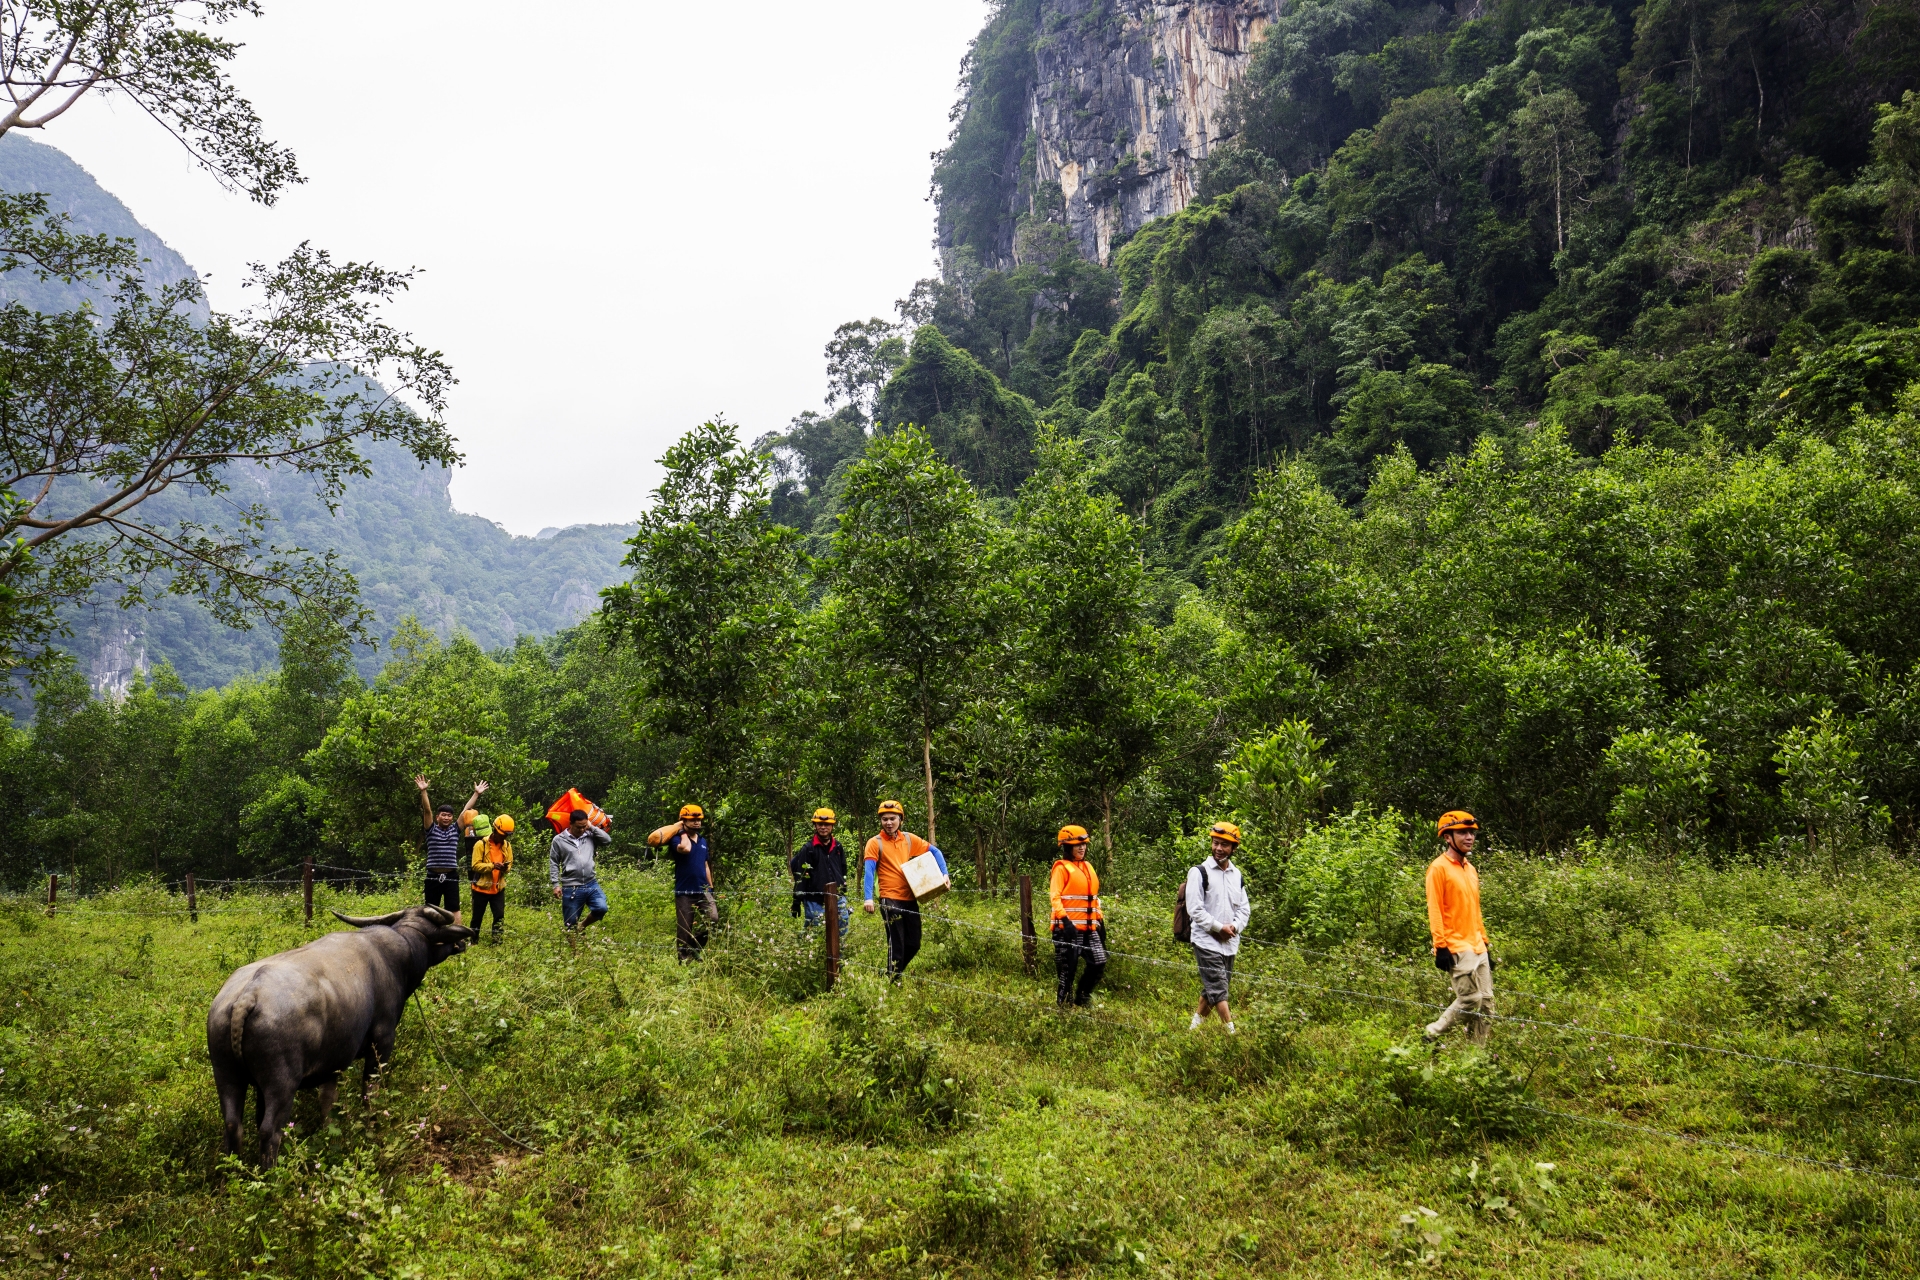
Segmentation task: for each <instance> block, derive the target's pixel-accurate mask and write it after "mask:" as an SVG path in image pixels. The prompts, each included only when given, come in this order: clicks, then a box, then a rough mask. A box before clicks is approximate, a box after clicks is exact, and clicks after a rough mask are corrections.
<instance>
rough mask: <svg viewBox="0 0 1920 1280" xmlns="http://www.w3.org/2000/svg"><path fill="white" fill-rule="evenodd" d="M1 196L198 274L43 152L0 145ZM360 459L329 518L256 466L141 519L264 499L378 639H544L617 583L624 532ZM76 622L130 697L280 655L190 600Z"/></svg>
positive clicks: (81, 652)
mask: <svg viewBox="0 0 1920 1280" xmlns="http://www.w3.org/2000/svg"><path fill="white" fill-rule="evenodd" d="M0 189H4V190H7V191H40V192H44V193H46V194H47V196H48V197H49V202H50V204H51V206H52V208H53V209H54V210H55V211H56V212H64V213H67V214H68V215H69V216H70V217H71V218H72V220H73V223H74V225H75V226H76V227H77V228H79V229H80V230H83V231H87V232H93V233H104V234H107V235H114V236H125V237H127V238H129V239H131V240H133V241H134V243H135V244H136V245H137V246H138V247H139V249H140V252H141V254H142V256H143V257H145V258H146V259H147V261H148V268H147V269H148V276H149V279H150V280H151V281H153V282H154V283H155V284H166V283H172V282H174V281H177V280H182V279H190V278H192V277H193V275H194V271H193V267H192V266H191V265H190V264H188V262H187V261H186V259H185V258H183V257H181V256H180V254H178V253H177V252H175V251H174V250H173V249H171V248H170V247H168V245H167V244H166V243H165V242H164V241H163V240H161V239H160V238H159V237H158V236H157V235H155V234H154V233H153V232H152V231H149V230H148V229H147V228H146V227H144V226H142V225H141V224H140V222H139V221H138V220H137V219H136V218H135V217H134V215H133V212H132V211H131V210H130V209H128V208H127V206H126V205H125V204H123V203H121V201H120V200H118V199H116V198H115V197H114V196H113V195H111V194H110V193H108V192H107V191H105V190H103V189H102V188H101V187H100V185H99V184H98V183H97V182H95V181H94V179H93V177H92V175H90V174H88V173H87V171H86V170H85V169H83V168H81V167H80V166H79V165H78V164H76V163H74V161H73V160H71V159H70V158H68V157H67V156H66V155H65V154H63V153H62V152H60V151H58V150H57V149H55V148H53V147H50V146H47V145H45V144H44V143H38V142H33V141H31V140H29V139H26V138H22V137H19V136H18V135H13V134H9V135H7V136H5V137H0ZM88 299H91V300H93V301H94V302H95V304H96V305H99V303H100V302H101V295H100V293H99V292H98V291H97V290H90V289H85V288H76V287H72V286H66V285H62V284H59V283H58V282H40V281H35V280H32V279H31V278H30V277H26V276H24V275H23V274H21V273H15V274H14V276H13V277H0V302H7V301H17V302H20V303H22V304H24V305H26V306H30V307H33V308H34V309H36V310H40V311H57V310H66V309H71V308H73V307H77V306H79V305H80V304H81V303H82V301H83V300H88ZM363 452H364V453H365V454H366V456H367V458H368V460H369V461H370V462H371V464H372V472H373V474H372V475H371V476H369V477H366V478H361V479H354V480H351V481H349V482H348V485H347V489H346V493H345V495H344V496H343V497H342V499H341V501H340V504H339V508H338V511H337V512H330V511H328V510H327V507H326V505H325V503H323V502H321V501H320V500H319V498H317V497H316V496H315V495H314V493H313V488H312V484H311V482H310V481H308V480H306V479H304V478H302V477H300V476H298V475H297V474H294V473H291V472H287V471H284V470H272V469H269V468H265V467H250V468H246V469H245V470H244V471H243V472H240V473H238V474H236V476H235V483H234V485H233V492H232V493H230V494H229V495H226V496H225V497H222V498H213V497H209V496H207V495H205V494H190V493H168V494H163V495H161V496H160V497H159V498H156V499H153V500H152V501H151V503H150V504H149V505H148V507H147V508H146V510H147V512H148V513H149V515H150V516H151V517H152V518H154V519H156V520H160V521H162V522H172V521H177V520H181V519H189V520H195V521H199V522H203V523H209V524H230V523H231V522H232V520H233V509H234V507H235V506H236V505H243V504H246V503H252V502H259V503H261V504H262V505H264V506H265V507H266V508H267V509H268V510H269V511H271V512H273V513H274V514H275V515H276V516H277V517H278V519H279V523H278V524H277V525H275V526H273V527H272V528H271V529H270V532H269V537H270V539H271V540H272V541H274V542H276V543H279V544H282V545H298V546H302V547H306V548H308V549H309V550H316V551H318V550H328V549H331V550H334V551H337V552H339V553H340V557H341V560H342V562H343V563H344V564H345V565H346V567H347V568H348V569H349V570H350V571H351V572H352V573H353V574H354V576H355V578H356V579H357V580H358V581H359V584H360V592H361V598H362V599H363V600H364V601H365V602H366V603H367V605H368V606H369V607H370V608H371V609H372V610H373V612H374V616H375V625H374V628H373V630H374V633H375V635H376V636H378V638H379V639H380V640H381V641H382V642H384V641H385V640H387V639H388V638H390V637H391V636H392V634H393V632H394V630H395V628H396V627H398V625H399V623H400V620H401V619H402V618H404V617H406V616H407V615H409V614H412V615H414V616H416V617H418V618H419V619H420V621H421V623H422V624H424V625H425V626H426V627H427V628H428V629H429V630H432V631H434V632H437V633H438V634H440V635H441V636H443V637H445V636H451V635H452V634H453V633H455V632H456V631H459V632H465V633H466V634H467V635H470V636H472V637H473V639H474V640H475V641H477V642H478V643H479V644H481V645H482V646H484V647H487V648H496V647H499V646H503V645H509V644H512V643H513V642H514V640H515V639H516V638H517V637H519V636H522V635H535V636H540V635H548V634H551V633H553V632H555V631H558V630H561V629H563V628H566V627H569V626H572V625H573V624H575V623H577V622H579V621H580V620H581V619H582V618H583V617H585V616H586V615H587V614H588V613H589V612H591V611H592V610H593V609H594V608H595V607H597V606H598V604H599V592H600V589H601V588H602V587H606V586H609V585H611V584H612V583H614V582H617V581H619V580H620V578H621V576H622V575H621V572H620V560H621V558H622V556H623V555H624V553H625V546H624V544H625V540H626V539H627V538H628V537H630V536H631V535H632V532H633V526H632V525H612V524H597V525H574V526H572V527H570V528H564V529H551V528H549V529H542V530H541V532H540V534H539V536H537V537H533V538H521V537H515V536H514V535H512V534H510V533H508V532H507V531H506V530H505V529H504V528H502V527H501V526H500V525H498V524H495V523H494V522H493V521H491V520H488V519H486V518H485V517H482V516H478V515H472V514H469V513H466V512H462V511H456V510H454V509H453V498H452V495H451V492H450V491H449V485H450V483H451V481H452V478H453V477H452V473H451V472H450V471H448V470H446V469H445V468H442V467H422V466H421V465H420V464H419V463H418V462H416V461H415V460H414V459H413V457H412V456H411V455H409V454H408V453H407V452H406V450H405V449H403V448H401V447H399V446H397V445H391V444H377V445H373V446H370V447H368V448H366V449H365V450H363ZM637 505H638V499H637V497H636V506H637ZM71 622H72V625H73V631H74V634H73V636H72V638H71V640H69V641H68V642H66V643H65V645H64V647H65V648H66V649H68V650H69V651H70V652H71V653H73V655H74V657H75V658H76V659H77V660H78V661H79V663H80V666H81V669H82V670H83V671H84V672H85V673H86V674H87V676H88V679H89V681H90V682H91V683H92V685H93V687H94V688H95V689H96V690H97V691H99V692H102V693H112V692H116V691H119V690H123V689H125V688H126V686H127V684H128V683H129V682H130V681H131V680H132V678H133V675H134V673H135V672H136V671H141V670H146V669H149V668H151V667H152V666H154V665H156V664H158V663H159V662H161V661H162V660H164V661H166V662H169V663H171V664H172V666H173V667H174V669H175V670H176V671H178V672H179V673H180V675H181V676H182V678H184V679H185V680H186V682H187V683H188V684H190V685H192V686H194V687H197V688H203V687H210V686H213V685H218V684H223V683H225V682H226V681H228V680H231V679H233V678H234V677H235V676H239V675H243V674H246V673H247V672H251V671H257V670H260V669H262V668H264V667H267V666H270V665H271V664H272V663H273V661H274V656H275V653H276V651H277V647H278V642H277V638H276V637H275V636H274V635H273V634H272V632H271V631H269V630H266V629H262V628H256V629H255V630H253V631H234V630H232V629H230V628H227V627H223V626H221V625H219V624H218V623H216V622H215V621H214V620H213V619H212V618H211V617H210V616H209V615H208V614H207V613H206V611H205V610H204V609H202V608H201V607H200V606H199V604H198V603H196V602H194V601H191V600H185V599H176V598H167V599H164V600H162V601H160V602H159V603H157V604H156V605H154V606H153V607H151V608H145V609H137V610H122V609H120V608H119V607H118V606H116V605H115V604H114V603H113V602H112V601H111V600H99V601H96V602H94V603H93V604H92V605H90V606H88V607H84V608H81V609H79V610H76V611H75V613H74V615H73V616H72V618H71ZM384 660H385V659H384V652H380V653H366V654H364V655H363V657H362V659H361V667H362V669H363V672H365V673H367V674H371V673H372V672H373V671H374V670H376V669H378V667H379V666H380V664H381V663H382V662H383V661H384Z"/></svg>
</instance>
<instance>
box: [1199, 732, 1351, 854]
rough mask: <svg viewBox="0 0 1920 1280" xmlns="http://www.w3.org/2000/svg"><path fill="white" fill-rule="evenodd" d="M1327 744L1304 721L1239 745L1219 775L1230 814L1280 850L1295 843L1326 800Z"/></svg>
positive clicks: (1328, 769) (1328, 770)
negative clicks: (1324, 752) (1324, 750)
mask: <svg viewBox="0 0 1920 1280" xmlns="http://www.w3.org/2000/svg"><path fill="white" fill-rule="evenodd" d="M1326 745H1327V743H1326V739H1324V738H1316V737H1314V736H1313V726H1312V725H1310V724H1308V723H1307V722H1306V721H1305V720H1288V721H1286V722H1285V723H1283V724H1281V726H1280V727H1279V728H1278V729H1276V730H1275V731H1274V732H1273V733H1271V734H1268V735H1267V736H1265V737H1262V738H1249V739H1248V740H1247V741H1245V742H1242V743H1241V744H1240V747H1239V750H1237V751H1236V752H1235V753H1234V756H1233V759H1231V760H1229V761H1228V762H1227V763H1226V765H1225V766H1223V767H1222V770H1221V791H1222V794H1224V795H1225V796H1226V797H1227V799H1228V801H1229V802H1230V803H1232V805H1233V807H1234V811H1235V812H1236V813H1238V814H1239V815H1240V816H1241V817H1242V819H1244V820H1246V821H1247V822H1248V823H1249V824H1250V825H1252V826H1254V827H1255V828H1257V829H1258V830H1259V831H1261V832H1262V833H1263V834H1265V835H1267V836H1270V837H1272V838H1274V839H1276V840H1278V841H1280V842H1281V843H1282V844H1291V843H1293V842H1294V841H1295V840H1297V839H1299V837H1300V833H1301V832H1302V831H1303V830H1304V829H1305V828H1306V824H1307V821H1308V820H1309V819H1310V818H1312V817H1313V815H1314V814H1315V813H1317V812H1319V809H1320V799H1321V797H1322V796H1323V795H1325V794H1326V790H1327V785H1328V784H1327V778H1328V776H1329V774H1330V772H1331V765H1330V762H1329V761H1326V760H1323V759H1321V758H1320V749H1321V748H1322V747H1324V746H1326Z"/></svg>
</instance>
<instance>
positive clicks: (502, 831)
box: [493, 813, 513, 836]
mask: <svg viewBox="0 0 1920 1280" xmlns="http://www.w3.org/2000/svg"><path fill="white" fill-rule="evenodd" d="M493 834H495V835H497V836H510V835H512V834H513V818H512V817H511V816H509V815H507V814H504V813H503V814H501V815H500V816H499V817H497V818H495V819H494V820H493Z"/></svg>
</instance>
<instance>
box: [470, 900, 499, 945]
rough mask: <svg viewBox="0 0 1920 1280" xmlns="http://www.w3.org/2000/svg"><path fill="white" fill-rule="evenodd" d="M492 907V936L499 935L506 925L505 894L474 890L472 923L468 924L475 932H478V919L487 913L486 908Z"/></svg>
mask: <svg viewBox="0 0 1920 1280" xmlns="http://www.w3.org/2000/svg"><path fill="white" fill-rule="evenodd" d="M488 907H492V908H493V936H494V937H496V938H497V937H499V936H500V931H501V930H502V929H504V928H506V925H507V895H506V894H505V893H481V892H480V891H479V890H477V889H476V890H474V894H473V923H472V924H470V925H468V926H467V927H468V928H469V929H472V930H473V931H474V932H475V933H478V932H480V920H481V918H482V917H483V916H485V915H486V914H487V908H488Z"/></svg>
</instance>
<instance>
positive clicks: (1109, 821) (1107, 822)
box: [1100, 787, 1113, 876]
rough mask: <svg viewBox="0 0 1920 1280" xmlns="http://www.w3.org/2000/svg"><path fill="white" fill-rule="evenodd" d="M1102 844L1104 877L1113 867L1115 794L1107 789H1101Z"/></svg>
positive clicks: (1102, 871) (1101, 859) (1101, 870)
mask: <svg viewBox="0 0 1920 1280" xmlns="http://www.w3.org/2000/svg"><path fill="white" fill-rule="evenodd" d="M1100 844H1101V847H1102V849H1103V850H1104V852H1102V854H1101V855H1100V874H1101V875H1103V876H1104V875H1106V874H1107V873H1108V871H1109V870H1110V869H1111V868H1112V866H1113V794H1112V793H1111V792H1109V791H1108V790H1107V789H1106V788H1105V787H1102V788H1101V789H1100Z"/></svg>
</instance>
